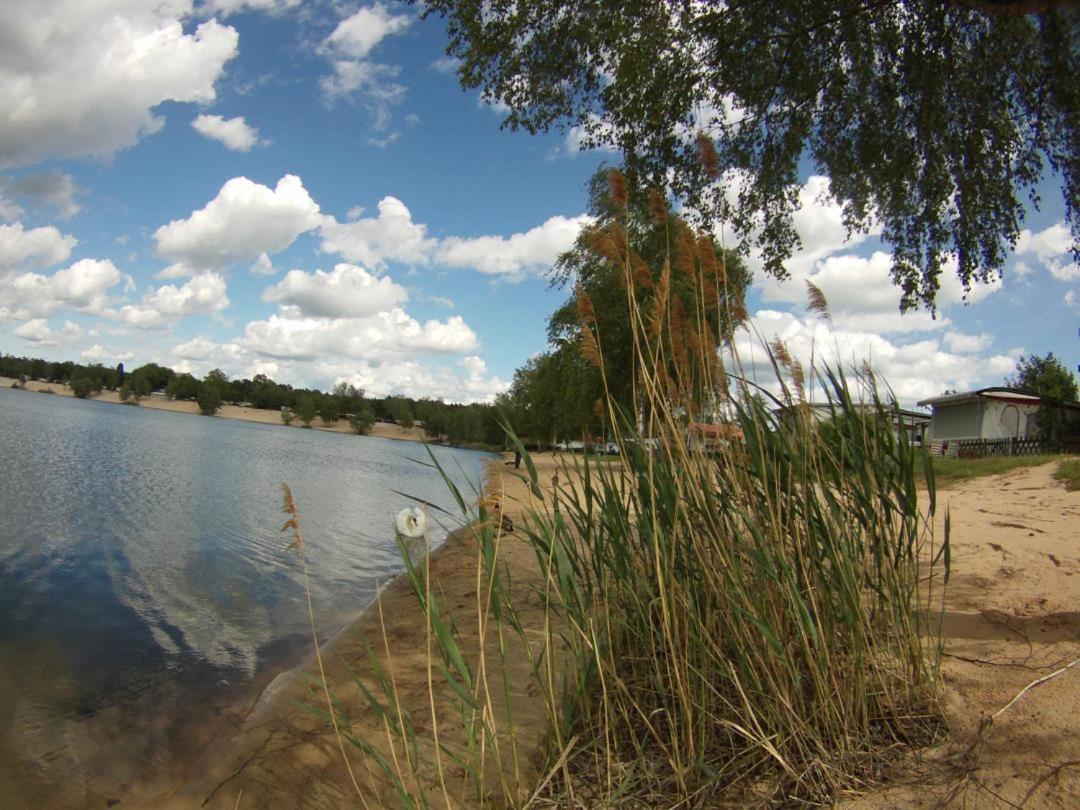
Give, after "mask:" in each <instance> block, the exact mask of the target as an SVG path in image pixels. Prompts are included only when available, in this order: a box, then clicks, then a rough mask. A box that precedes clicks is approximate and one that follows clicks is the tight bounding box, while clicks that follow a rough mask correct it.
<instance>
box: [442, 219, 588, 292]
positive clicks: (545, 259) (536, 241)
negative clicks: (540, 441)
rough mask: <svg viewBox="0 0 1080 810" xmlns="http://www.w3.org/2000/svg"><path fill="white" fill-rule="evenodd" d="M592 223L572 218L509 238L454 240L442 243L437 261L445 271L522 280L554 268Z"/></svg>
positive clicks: (548, 221)
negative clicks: (529, 275) (457, 268)
mask: <svg viewBox="0 0 1080 810" xmlns="http://www.w3.org/2000/svg"><path fill="white" fill-rule="evenodd" d="M591 221H592V218H591V217H589V216H588V215H586V214H582V215H580V216H576V217H573V218H569V217H564V216H554V217H551V218H550V219H548V220H547V221H546V222H544V224H542V225H538V226H537V227H535V228H532V229H531V230H528V231H525V232H524V233H515V234H511V235H510V236H478V237H473V238H469V239H462V238H460V237H456V236H452V237H450V238H448V239H444V240H442V242H441V243H440V245H439V249H438V251H437V252H436V254H435V260H436V262H438V263H439V264H441V265H444V266H446V267H459V268H468V269H472V270H477V271H479V272H481V273H485V274H488V275H501V276H507V277H510V278H512V279H519V278H522V277H524V276H525V275H526V274H527V273H540V272H543V271H544V270H547V269H548V268H549V267H551V266H552V265H553V264H554V263H555V260H556V259H557V258H558V256H559V254H560V253H563V252H565V251H567V250H569V249H570V248H571V247H573V245H574V241H575V240H576V239H577V237H578V234H580V233H581V229H582V228H584V227H585V226H586V225H588V224H589V223H590V222H591Z"/></svg>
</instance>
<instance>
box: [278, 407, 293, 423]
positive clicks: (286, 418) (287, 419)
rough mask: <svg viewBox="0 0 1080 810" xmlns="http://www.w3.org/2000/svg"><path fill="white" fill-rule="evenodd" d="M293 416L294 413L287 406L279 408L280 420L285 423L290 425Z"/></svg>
mask: <svg viewBox="0 0 1080 810" xmlns="http://www.w3.org/2000/svg"><path fill="white" fill-rule="evenodd" d="M295 418H296V414H295V413H293V412H292V411H291V410H290V409H289V408H282V409H281V421H282V422H284V423H285V424H286V425H291V424H292V423H293V419H295Z"/></svg>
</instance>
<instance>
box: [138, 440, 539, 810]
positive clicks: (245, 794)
mask: <svg viewBox="0 0 1080 810" xmlns="http://www.w3.org/2000/svg"><path fill="white" fill-rule="evenodd" d="M537 467H538V471H539V474H540V477H541V480H542V481H545V482H548V481H550V478H551V476H552V475H553V474H555V472H556V462H555V461H554V460H553V459H552V458H551V457H550V456H546V457H540V458H538V459H537ZM493 468H494V470H495V471H496V473H497V474H496V475H495V477H494V479H493V485H489V488H488V494H489V495H494V496H495V497H499V498H500V499H501V501H502V503H503V504H504V509H505V513H506V514H507V515H508V516H510V517H511V518H512V519H513V520H514V521H515V522H520V518H521V514H522V510H523V509H524V508H525V507H526V506H527V505H528V504H529V502H530V494H529V491H528V488H527V487H526V486H525V484H524V482H523V480H522V479H521V477H520V476H519V475H517V474H515V472H514V471H513V470H512V468H509V467H506V466H504V465H501V464H495V465H493ZM299 506H300V509H301V512H302V511H303V504H300V505H299ZM499 557H500V559H501V560H502V561H503V562H504V564H505V565H506V566H507V567H508V568H509V570H510V571H511V573H512V577H513V587H512V593H513V597H514V601H515V604H517V605H518V606H519V607H518V612H519V618H520V619H521V621H522V622H523V624H524V625H525V626H526V627H528V628H530V629H531V630H533V631H538V630H539V628H542V626H543V621H544V612H543V610H542V607H541V604H540V601H539V599H538V598H537V596H536V593H535V589H536V588H537V586H538V585H540V584H541V583H542V574H541V572H540V570H539V567H538V566H537V563H536V557H535V554H534V552H533V551H532V549H531V547H529V546H528V544H527V543H526V542H525V541H524V540H523V539H522V538H521V537H520V535H519V534H518V533H511V534H507V535H504V537H503V541H502V546H501V548H500V551H499ZM430 569H431V578H432V582H433V583H436V587H437V590H438V593H439V595H440V604H441V605H443V606H445V608H446V609H447V610H449V611H451V612H452V615H453V618H454V621H455V623H456V624H457V626H458V629H459V631H460V634H461V640H462V643H463V645H464V648H465V649H466V650H467V651H468V652H467V654H469V655H472V656H474V657H475V655H476V652H477V650H478V649H479V629H478V626H477V624H478V623H477V616H478V610H477V604H476V582H477V553H476V541H475V539H474V531H473V529H472V528H471V527H468V526H467V527H464V528H462V529H460V530H458V531H456V532H455V533H454V534H453V535H452V536H451V537H450V538H449V539H448V540H447V542H446V543H445V544H443V545H442V546H441V547H440V548H439V549H438V550H437V551H435V552H434V553H432V554H431V555H430ZM380 608H381V611H380ZM384 629H385V637H386V638H387V639H388V649H387V648H385V647H384V646H383V637H384V636H383V631H384ZM365 644H367V645H370V646H371V648H372V649H373V650H375V651H376V653H375V654H376V658H377V660H378V661H379V664H380V666H382V667H386V668H387V671H390V668H389V667H388V666H387V660H388V659H387V652H389V653H390V660H392V671H393V676H394V679H395V681H396V683H397V686H398V690H399V694H400V699H401V701H402V703H403V705H405V706H407V707H408V708H409V713H410V716H411V717H412V718H413V722H414V726H415V729H416V732H417V736H418V738H419V747H420V753H421V756H422V758H423V759H424V760H425V761H427V762H433V761H434V757H433V756H432V754H433V747H432V746H431V744H430V743H427V742H425V739H430V737H431V730H432V726H433V722H434V723H435V724H437V728H438V729H440V735H441V737H440V742H441V743H442V744H443V745H449V746H451V747H457V746H459V745H463V742H464V741H463V737H462V734H461V730H460V729H461V726H460V721H459V719H458V717H457V714H456V712H455V710H454V709H453V707H452V703H451V701H450V700H449V699H448V697H449V696H448V695H439V694H438V692H437V694H436V705H437V707H438V708H437V711H436V713H435V717H434V718H433V717H432V714H431V709H430V696H429V693H428V679H427V666H428V656H427V644H428V639H427V635H426V627H425V624H424V622H423V620H422V617H421V614H420V612H419V609H418V607H417V602H416V596H415V595H414V593H413V590H412V587H411V585H410V584H409V583H408V581H407V580H406V579H405V578H404V577H398V578H397V579H395V580H393V581H391V582H390V583H389V584H388V585H387V586H386V587H385V588H384V590H383V591H382V593H381V595H380V598H379V600H378V604H377V606H373V607H372V608H369V609H368V611H366V612H365V613H364V615H363V616H362V617H361V618H360V619H359V620H357V621H356V622H355V623H354V624H353V625H351V626H350V627H348V628H346V629H345V630H344V631H343V632H341V633H339V634H338V635H337V636H336V637H335V638H334V639H333V640H331V641H330V642H329V643H328V644H327V645H324V650H323V660H324V663H325V664H326V666H327V676H328V680H329V682H330V685H331V691H332V693H333V695H334V699H335V701H338V703H339V705H341V706H343V707H345V708H346V711H347V714H348V716H349V718H350V720H351V733H352V734H354V735H355V736H357V737H359V738H362V739H364V740H366V741H370V742H373V743H374V744H376V745H377V746H383V745H384V741H385V738H386V734H385V730H384V726H383V720H382V719H381V718H380V716H379V715H378V713H377V712H374V711H372V710H371V709H370V708H369V705H368V702H367V700H366V699H365V697H364V695H363V693H362V691H361V689H360V688H359V687H358V686H357V685H356V683H355V682H354V681H353V673H354V672H355V673H359V674H360V677H361V679H362V680H363V682H364V683H365V684H366V685H367V686H368V688H371V689H372V690H373V691H377V690H376V687H375V684H374V680H373V678H372V677H371V672H372V666H371V664H370V661H369V658H368V653H367V650H366V647H365ZM486 649H487V652H488V654H489V655H492V656H495V655H496V651H495V650H496V647H495V639H494V638H491V639H489V643H488V644H487V647H486ZM436 659H437V654H436ZM510 669H511V671H510V683H511V684H512V686H511V694H510V700H511V703H512V705H513V711H514V718H515V728H516V733H515V734H514V739H513V744H514V745H516V746H517V749H518V751H519V752H521V756H520V758H519V761H520V768H521V783H522V784H523V785H526V786H530V785H532V784H534V783H535V781H536V779H537V776H538V773H537V770H536V767H537V765H538V764H539V762H538V760H537V757H536V755H537V753H538V752H539V751H540V746H541V744H542V742H543V738H544V734H545V729H546V717H547V713H546V709H545V707H544V705H543V701H542V698H540V696H539V695H538V694H537V692H536V690H535V688H534V687H533V686H532V685H531V684H532V670H531V665H530V664H529V663H528V661H527V660H526V659H525V657H524V656H522V655H520V654H519V655H516V656H513V657H512V658H511V659H510ZM314 676H317V669H316V667H315V662H314V661H312V662H311V663H310V664H309V665H308V666H306V667H304V668H302V669H301V670H300V671H292V672H288V673H283V674H282V675H281V676H279V677H278V678H277V679H276V680H275V681H274V682H273V683H272V684H271V685H270V687H269V688H268V689H267V690H266V691H265V692H264V693H263V695H262V696H261V697H260V699H259V701H258V703H257V704H256V705H255V706H254V707H253V708H252V710H251V711H250V713H249V714H248V715H247V716H246V718H245V719H244V721H243V724H242V726H241V727H240V729H239V730H238V732H237V733H236V734H235V735H233V736H231V737H229V738H228V739H221V740H219V741H217V743H216V744H215V745H214V746H213V747H212V748H211V749H210V750H208V751H207V754H206V757H205V758H204V759H203V760H202V761H201V762H199V763H197V765H196V768H195V769H194V771H195V772H196V773H199V774H200V775H199V776H198V777H196V778H195V779H193V780H192V781H190V782H188V783H186V784H184V785H182V786H180V787H179V788H178V789H177V790H176V791H175V792H173V793H171V794H169V795H162V796H156V797H153V798H152V799H149V800H148V803H151V804H154V805H155V806H166V807H170V808H194V807H211V808H217V807H220V808H234V807H235V806H236V803H237V797H238V796H239V797H242V798H241V806H242V807H284V806H288V807H312V808H314V807H350V806H357V805H358V804H359V802H358V800H357V797H356V792H355V788H353V786H352V779H351V777H350V776H349V773H348V771H347V770H346V768H345V767H344V765H343V761H342V756H341V752H340V750H339V748H338V743H337V741H336V738H335V736H334V734H333V732H332V731H330V730H328V729H327V728H326V724H325V722H324V720H322V719H320V718H317V717H314V716H312V715H311V714H309V713H307V712H305V711H303V710H302V709H300V708H298V704H300V703H307V704H310V705H319V704H320V703H321V702H323V701H324V698H323V697H322V695H321V693H320V692H318V691H317V690H316V691H315V692H314V693H313V692H312V691H311V683H312V680H311V678H312V677H314ZM435 682H436V684H437V686H436V689H440V688H441V684H442V679H441V678H440V677H439V676H438V675H436V678H435ZM323 705H325V704H324V703H323ZM505 742H506V743H507V744H508V743H509V742H510V741H509V740H506V741H505ZM508 747H509V746H508ZM346 751H347V753H348V754H349V758H350V762H351V765H352V768H353V771H354V774H355V776H356V779H357V781H358V782H359V784H360V786H361V790H362V791H363V793H364V796H365V800H366V801H367V802H368V803H369V805H370V806H372V807H383V806H387V807H392V806H395V803H394V797H393V793H392V792H391V788H390V785H389V783H388V782H387V780H386V779H385V778H384V777H383V776H382V775H381V774H380V773H378V772H377V770H375V769H374V768H373V769H372V771H371V772H369V771H368V770H367V769H366V767H365V766H364V764H363V758H362V757H361V756H360V755H359V754H358V752H357V751H356V749H355V748H352V747H351V746H349V744H348V743H346ZM385 753H386V751H385V748H384V754H385ZM432 776H434V774H432ZM446 778H447V781H448V783H452V782H455V775H454V774H448V775H447V777H446ZM457 782H458V783H459V782H460V780H457ZM427 787H428V788H430V789H431V790H432V794H431V795H432V798H433V799H434V798H435V796H436V795H438V794H437V793H436V792H435V790H434V788H435V784H434V783H431V784H429V785H428V786H427ZM441 803H442V802H441V798H440V799H439V800H438V802H437V804H441ZM125 806H127V803H125ZM130 806H136V805H130Z"/></svg>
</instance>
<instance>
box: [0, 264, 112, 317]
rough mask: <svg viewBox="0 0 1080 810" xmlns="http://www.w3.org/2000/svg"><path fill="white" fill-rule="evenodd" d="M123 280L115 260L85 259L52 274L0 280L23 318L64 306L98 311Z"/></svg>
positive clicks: (5, 295)
mask: <svg viewBox="0 0 1080 810" xmlns="http://www.w3.org/2000/svg"><path fill="white" fill-rule="evenodd" d="M121 279H122V276H121V275H120V271H119V270H117V269H116V267H115V265H113V263H112V262H110V261H108V260H103V261H98V260H96V259H81V260H80V261H77V262H75V263H74V264H73V265H71V266H70V267H66V268H64V269H63V270H57V271H56V272H55V273H53V274H52V275H49V276H46V275H42V274H40V273H23V274H22V275H18V276H14V277H12V278H10V279H8V280H7V281H6V282H0V292H2V293H3V295H2V296H0V298H2V299H3V300H5V301H10V302H12V303H13V304H14V307H15V317H19V318H29V317H41V316H48V315H51V314H52V313H54V312H56V311H57V310H59V309H61V308H67V309H73V310H78V311H81V312H88V313H91V314H98V313H101V312H103V311H104V310H105V309H106V308H107V304H108V291H109V290H110V289H111V288H112V287H114V286H115V285H117V284H119V283H120V281H121Z"/></svg>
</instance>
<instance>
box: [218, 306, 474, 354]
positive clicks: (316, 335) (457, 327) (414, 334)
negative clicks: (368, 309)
mask: <svg viewBox="0 0 1080 810" xmlns="http://www.w3.org/2000/svg"><path fill="white" fill-rule="evenodd" d="M238 342H239V343H240V344H241V345H242V346H244V347H245V348H247V349H249V350H251V351H253V352H255V353H257V354H260V355H263V356H265V357H270V358H275V359H285V360H314V359H316V358H319V357H334V356H337V357H348V358H353V359H359V360H364V359H368V360H372V359H374V360H381V359H386V358H389V357H401V356H409V355H412V354H414V353H426V354H463V353H465V352H472V351H475V350H476V348H477V347H478V346H479V343H480V341H479V339H478V338H477V337H476V333H475V332H473V330H472V329H470V328H469V326H468V325H467V324H466V323H465V321H464V320H463V319H462V318H461V317H460V316H457V315H455V316H452V317H450V318H448V319H447V320H445V321H437V320H430V321H427V322H425V323H423V324H421V323H420V322H419V321H417V320H416V319H414V318H412V317H411V316H410V315H408V314H407V313H406V312H405V311H404V310H402V309H401V308H394V309H392V310H390V311H388V312H380V313H377V314H375V315H373V316H370V317H367V318H311V317H302V316H301V317H288V315H287V314H280V315H271V316H270V317H269V318H267V319H265V320H261V321H252V322H250V323H248V324H247V327H246V328H245V330H244V336H243V338H242V339H241V340H239V341H238Z"/></svg>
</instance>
